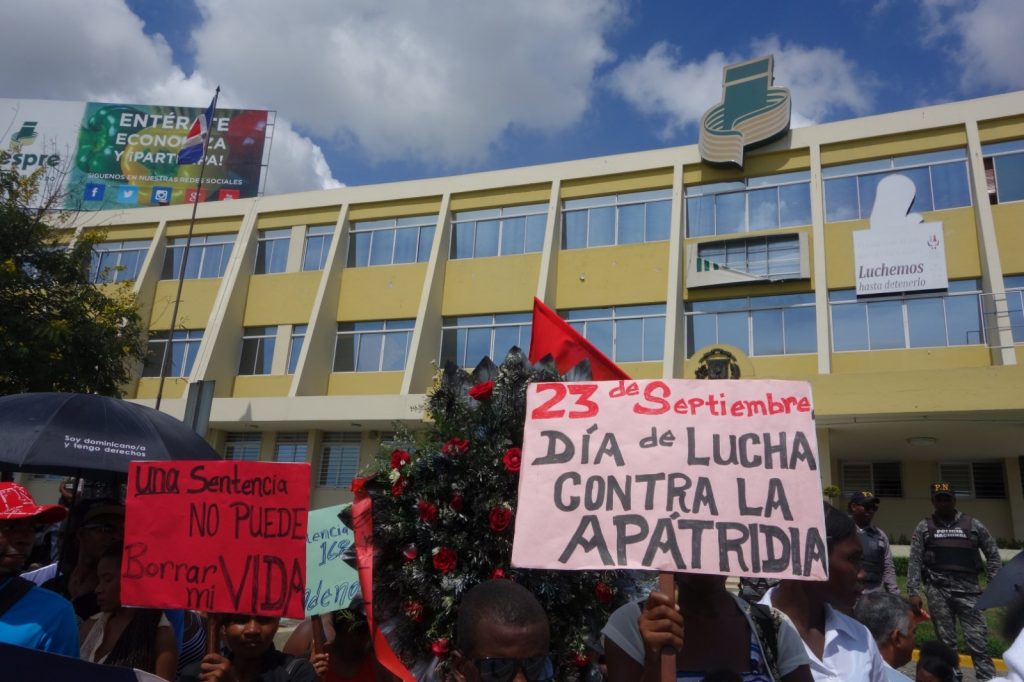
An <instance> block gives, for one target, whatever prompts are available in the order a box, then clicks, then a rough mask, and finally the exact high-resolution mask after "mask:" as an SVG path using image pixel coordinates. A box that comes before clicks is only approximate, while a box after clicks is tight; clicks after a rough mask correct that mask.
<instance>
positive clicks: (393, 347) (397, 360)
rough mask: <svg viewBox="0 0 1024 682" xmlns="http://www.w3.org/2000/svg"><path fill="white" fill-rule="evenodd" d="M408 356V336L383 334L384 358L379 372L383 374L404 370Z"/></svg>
mask: <svg viewBox="0 0 1024 682" xmlns="http://www.w3.org/2000/svg"><path fill="white" fill-rule="evenodd" d="M408 355H409V334H407V333H406V334H384V357H383V358H382V360H381V370H382V371H384V372H400V371H402V370H404V369H405V359H406V358H407V357H408Z"/></svg>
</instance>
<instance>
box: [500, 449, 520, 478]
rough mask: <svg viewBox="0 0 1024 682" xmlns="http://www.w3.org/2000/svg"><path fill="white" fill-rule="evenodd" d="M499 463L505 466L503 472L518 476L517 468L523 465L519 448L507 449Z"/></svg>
mask: <svg viewBox="0 0 1024 682" xmlns="http://www.w3.org/2000/svg"><path fill="white" fill-rule="evenodd" d="M501 461H502V462H503V463H504V464H505V471H507V472H509V473H510V474H518V473H519V467H520V466H522V463H523V451H522V450H521V449H519V448H509V449H508V450H506V451H505V456H504V457H502V458H501Z"/></svg>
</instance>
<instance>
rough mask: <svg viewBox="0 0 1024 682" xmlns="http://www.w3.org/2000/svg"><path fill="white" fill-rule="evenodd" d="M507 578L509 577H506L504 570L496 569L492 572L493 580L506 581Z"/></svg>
mask: <svg viewBox="0 0 1024 682" xmlns="http://www.w3.org/2000/svg"><path fill="white" fill-rule="evenodd" d="M507 577H508V576H507V575H505V570H504V569H501V568H496V569H494V570H493V571H491V580H504V579H505V578H507Z"/></svg>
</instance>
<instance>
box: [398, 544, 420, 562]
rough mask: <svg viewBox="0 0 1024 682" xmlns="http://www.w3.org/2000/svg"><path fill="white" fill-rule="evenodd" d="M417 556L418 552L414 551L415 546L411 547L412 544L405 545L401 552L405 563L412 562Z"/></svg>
mask: <svg viewBox="0 0 1024 682" xmlns="http://www.w3.org/2000/svg"><path fill="white" fill-rule="evenodd" d="M419 555H420V552H419V550H418V549H416V545H413V544H409V545H406V546H405V549H403V550H402V556H404V557H405V560H406V561H413V560H415V559H416V557H418V556H419Z"/></svg>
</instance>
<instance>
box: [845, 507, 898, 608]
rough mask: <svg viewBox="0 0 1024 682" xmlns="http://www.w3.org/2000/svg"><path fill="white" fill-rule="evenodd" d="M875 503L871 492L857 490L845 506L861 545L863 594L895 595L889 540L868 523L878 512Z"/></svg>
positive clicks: (894, 579)
mask: <svg viewBox="0 0 1024 682" xmlns="http://www.w3.org/2000/svg"><path fill="white" fill-rule="evenodd" d="M878 502H879V500H878V497H876V496H875V494H874V493H872V492H869V491H866V490H861V491H858V492H855V493H853V494H852V495H850V503H849V505H847V509H848V510H849V512H850V518H852V519H853V522H854V523H855V524H857V535H858V536H859V537H860V542H861V544H862V545H864V556H863V557H862V558H861V566H863V568H864V576H865V577H864V592H865V593H868V592H876V591H878V590H884V591H886V592H888V593H889V594H899V593H900V588H899V585H897V584H896V565H895V564H894V563H893V560H892V550H891V549H890V548H889V537H888V536H887V535H886V534H885V531H883V530H881V529H880V528H878V527H877V526H875V525H874V524H873V523H872V521H873V520H874V518H875V512H877V511H878Z"/></svg>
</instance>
